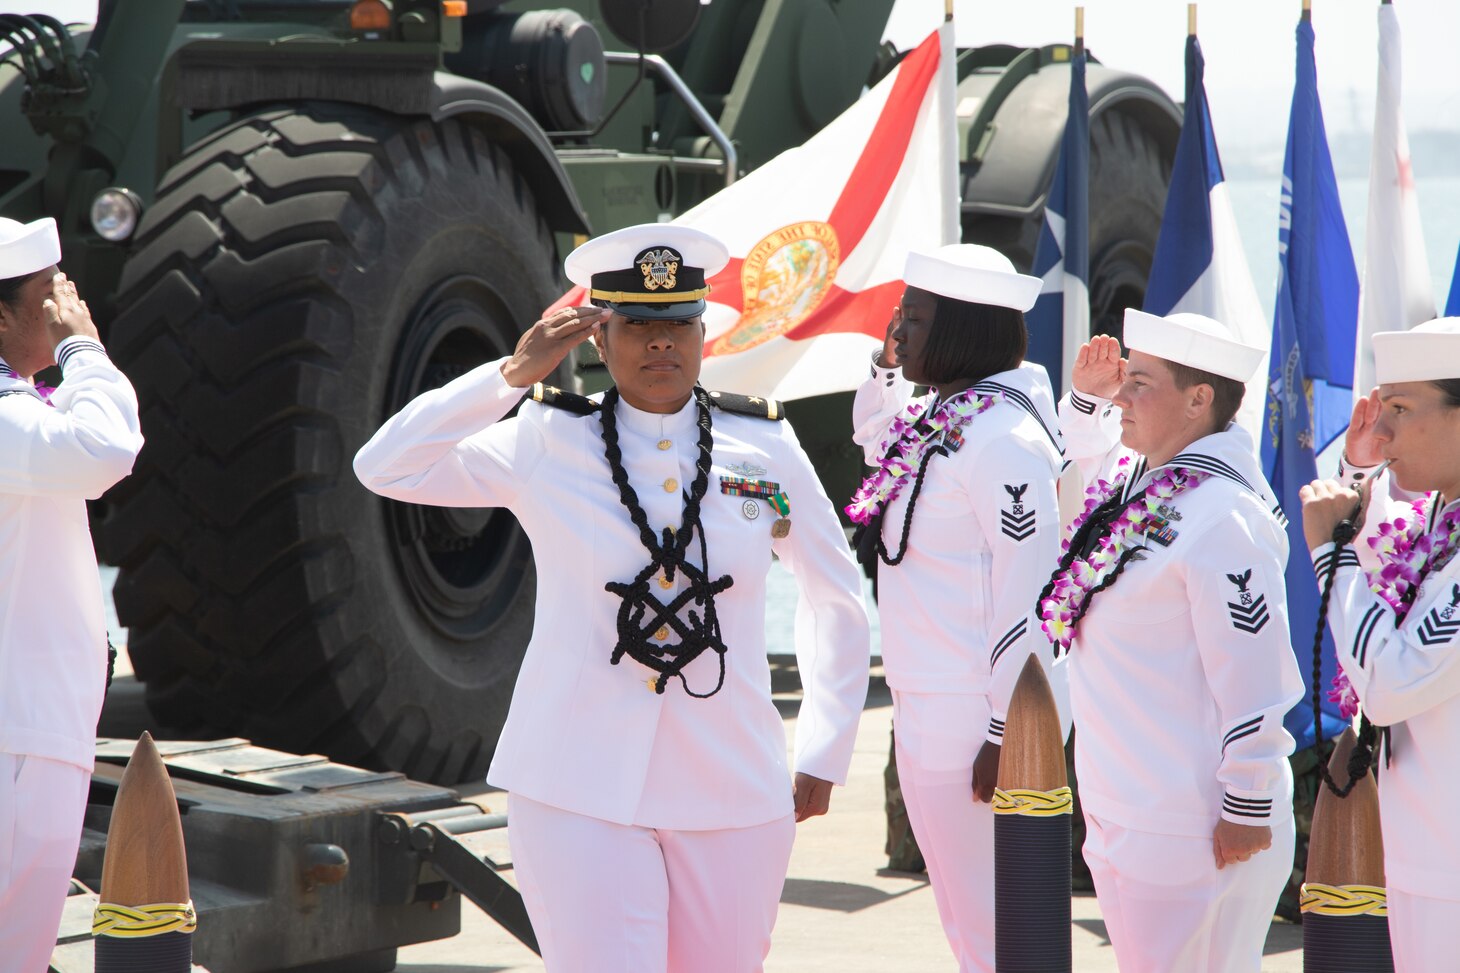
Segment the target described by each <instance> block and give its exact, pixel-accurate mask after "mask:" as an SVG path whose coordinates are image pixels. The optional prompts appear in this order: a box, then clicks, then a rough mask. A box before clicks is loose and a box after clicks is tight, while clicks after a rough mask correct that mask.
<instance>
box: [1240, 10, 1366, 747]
mask: <svg viewBox="0 0 1460 973" xmlns="http://www.w3.org/2000/svg"><path fill="white" fill-rule="evenodd" d="M1278 264H1279V266H1278V294H1277V305H1276V307H1275V308H1274V311H1273V334H1272V355H1271V357H1270V359H1269V364H1268V393H1267V408H1266V412H1265V417H1264V418H1265V423H1264V429H1263V436H1262V464H1263V471H1264V472H1265V473H1266V474H1267V478H1268V481H1269V482H1270V483H1271V484H1272V488H1273V492H1274V493H1275V494H1277V497H1278V501H1279V502H1280V503H1281V504H1282V506H1283V511H1284V512H1285V513H1286V514H1287V517H1288V545H1289V549H1290V550H1289V554H1288V569H1287V575H1286V577H1287V587H1288V626H1289V631H1290V632H1291V634H1292V639H1293V650H1294V651H1295V652H1296V653H1297V655H1298V668H1299V670H1300V671H1302V673H1303V678H1304V679H1305V680H1311V679H1312V676H1313V659H1312V654H1311V653H1312V651H1313V638H1314V632H1315V630H1316V629H1317V627H1318V582H1317V580H1316V579H1315V577H1314V573H1313V564H1312V561H1311V560H1310V559H1309V557H1308V544H1307V542H1306V541H1305V540H1304V539H1303V516H1302V508H1301V505H1300V504H1299V502H1298V490H1299V489H1300V488H1301V487H1303V486H1304V485H1306V484H1307V483H1309V482H1311V481H1312V480H1314V479H1315V478H1316V477H1317V475H1318V473H1317V464H1316V463H1315V461H1314V456H1315V454H1316V453H1318V452H1321V451H1322V450H1323V448H1324V447H1325V446H1327V445H1328V444H1329V443H1330V442H1332V441H1333V439H1334V438H1335V437H1337V436H1339V435H1341V434H1342V433H1343V431H1344V429H1345V428H1347V426H1348V421H1349V416H1350V413H1351V411H1352V406H1353V369H1354V334H1355V331H1356V329H1357V327H1358V317H1359V277H1358V273H1357V271H1356V270H1355V269H1354V256H1353V250H1352V249H1351V247H1350V246H1349V239H1348V230H1347V229H1346V228H1345V225H1344V220H1343V210H1342V209H1341V208H1340V207H1339V204H1338V183H1337V181H1336V180H1335V179H1334V177H1333V160H1332V158H1331V157H1330V156H1329V153H1328V135H1327V133H1326V132H1325V130H1324V127H1323V108H1322V106H1321V105H1320V104H1319V102H1318V75H1317V68H1316V66H1315V64H1314V61H1313V25H1312V24H1311V23H1310V22H1309V21H1307V20H1303V21H1300V22H1299V24H1298V70H1297V81H1296V84H1295V86H1294V88H1293V107H1292V113H1291V115H1290V116H1289V121H1288V147H1287V155H1286V158H1285V159H1284V162H1283V192H1282V208H1281V211H1280V215H1279V218H1278ZM1334 666H1335V657H1334V652H1333V640H1332V638H1331V636H1330V635H1329V633H1328V627H1327V625H1325V626H1324V627H1323V664H1322V672H1321V674H1320V676H1319V680H1320V683H1321V684H1320V686H1319V687H1318V689H1319V697H1320V699H1321V701H1322V706H1323V713H1324V718H1323V728H1322V735H1323V738H1324V739H1327V738H1328V737H1331V736H1334V735H1336V734H1338V733H1340V732H1342V731H1343V729H1344V727H1345V726H1347V725H1348V723H1347V721H1345V720H1343V719H1341V718H1340V717H1339V715H1338V706H1337V704H1336V703H1331V702H1329V701H1328V689H1329V687H1330V685H1331V683H1332V680H1333V675H1334V671H1335V670H1334ZM1313 688H1314V687H1313V686H1312V685H1311V683H1310V684H1309V686H1308V694H1307V695H1306V696H1304V698H1303V700H1302V701H1301V702H1299V703H1298V704H1297V705H1296V706H1295V707H1293V709H1292V710H1291V711H1290V712H1289V713H1288V715H1287V719H1286V720H1285V721H1284V722H1285V725H1286V726H1287V729H1288V732H1289V733H1291V734H1292V735H1293V737H1294V739H1296V740H1297V741H1298V746H1299V747H1300V748H1301V747H1307V746H1312V744H1313V703H1312V693H1313Z"/></svg>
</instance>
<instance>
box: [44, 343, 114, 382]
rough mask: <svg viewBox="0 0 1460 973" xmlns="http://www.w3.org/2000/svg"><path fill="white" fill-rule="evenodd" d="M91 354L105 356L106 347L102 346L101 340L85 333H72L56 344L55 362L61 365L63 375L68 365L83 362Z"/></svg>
mask: <svg viewBox="0 0 1460 973" xmlns="http://www.w3.org/2000/svg"><path fill="white" fill-rule="evenodd" d="M91 355H100V356H101V357H102V358H106V357H107V354H106V349H105V348H103V347H102V344H101V342H100V341H97V340H96V339H95V338H89V337H87V336H86V335H81V334H73V335H71V336H70V337H69V338H65V339H63V340H62V341H61V343H60V344H58V345H57V346H56V364H57V365H60V366H61V374H62V375H63V376H64V375H65V374H66V369H67V368H68V367H69V366H71V365H81V364H85V363H86V360H87V358H88V357H90V356H91Z"/></svg>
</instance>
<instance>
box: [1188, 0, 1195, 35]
mask: <svg viewBox="0 0 1460 973" xmlns="http://www.w3.org/2000/svg"><path fill="white" fill-rule="evenodd" d="M1186 33H1187V36H1189V37H1195V36H1196V4H1194V3H1188V4H1187V5H1186Z"/></svg>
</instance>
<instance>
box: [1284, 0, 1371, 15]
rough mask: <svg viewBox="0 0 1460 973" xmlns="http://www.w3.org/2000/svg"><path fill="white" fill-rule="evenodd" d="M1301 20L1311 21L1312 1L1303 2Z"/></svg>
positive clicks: (1305, 0) (1304, 0)
mask: <svg viewBox="0 0 1460 973" xmlns="http://www.w3.org/2000/svg"><path fill="white" fill-rule="evenodd" d="M1384 2H1385V3H1388V2H1389V0H1384ZM1303 19H1304V20H1312V19H1313V0H1303Z"/></svg>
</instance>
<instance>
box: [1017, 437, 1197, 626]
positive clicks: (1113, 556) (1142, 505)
mask: <svg viewBox="0 0 1460 973" xmlns="http://www.w3.org/2000/svg"><path fill="white" fill-rule="evenodd" d="M1129 463H1130V459H1129V457H1122V458H1121V460H1120V462H1119V463H1118V464H1117V465H1116V473H1115V475H1114V476H1113V477H1112V478H1111V479H1110V480H1108V481H1107V480H1096V481H1095V482H1094V483H1093V484H1091V485H1090V486H1089V487H1088V488H1087V489H1086V490H1085V509H1084V510H1082V511H1081V512H1080V514H1079V515H1078V516H1077V517H1075V520H1074V522H1073V523H1072V524H1071V525H1070V532H1069V536H1068V537H1066V539H1065V541H1064V543H1063V545H1062V548H1061V549H1062V551H1063V552H1064V557H1063V558H1061V561H1060V563H1061V564H1064V563H1065V560H1066V559H1069V564H1068V567H1066V568H1064V569H1063V570H1061V571H1058V572H1057V573H1056V574H1055V576H1054V579H1053V580H1052V581H1051V584H1050V594H1049V596H1048V597H1046V598H1045V599H1044V600H1043V601H1041V602H1040V603H1039V617H1040V618H1042V619H1043V620H1044V621H1043V624H1042V625H1041V626H1040V627H1041V628H1042V629H1044V634H1045V636H1046V637H1047V638H1048V639H1049V641H1050V642H1051V643H1052V644H1054V645H1057V646H1058V647H1059V651H1060V652H1061V653H1064V652H1066V651H1068V650H1069V648H1070V645H1071V644H1072V643H1073V642H1074V641H1075V637H1076V635H1078V634H1079V633H1078V632H1077V630H1076V625H1077V623H1078V622H1079V620H1080V617H1081V615H1082V614H1083V612H1084V610H1085V607H1086V606H1087V604H1088V603H1089V600H1090V592H1091V590H1092V589H1094V588H1095V587H1097V586H1098V585H1099V584H1100V583H1101V582H1103V581H1105V580H1106V579H1107V578H1108V577H1109V576H1110V574H1111V572H1113V571H1114V570H1115V568H1116V565H1118V564H1119V563H1120V559H1121V555H1123V554H1124V553H1125V552H1126V551H1128V550H1130V549H1131V548H1132V547H1133V546H1139V544H1140V541H1139V538H1140V536H1141V535H1142V534H1144V533H1145V532H1146V531H1147V530H1149V529H1150V528H1151V527H1152V526H1154V525H1156V524H1157V523H1158V522H1160V521H1163V520H1164V519H1165V518H1163V517H1162V516H1161V513H1160V508H1161V507H1163V506H1167V505H1169V504H1170V503H1171V501H1172V500H1173V499H1175V498H1176V497H1177V496H1179V495H1180V494H1182V493H1184V492H1186V491H1187V490H1190V489H1191V488H1192V487H1195V486H1196V485H1197V484H1199V483H1201V482H1202V481H1203V480H1205V479H1207V477H1208V476H1209V475H1210V474H1207V473H1203V472H1201V471H1199V470H1189V469H1185V468H1181V467H1175V468H1172V469H1165V470H1161V471H1159V472H1157V473H1156V475H1155V476H1154V477H1153V478H1152V479H1151V482H1150V483H1149V484H1147V485H1146V488H1145V489H1144V490H1143V491H1141V493H1140V495H1139V496H1137V497H1135V498H1134V499H1132V500H1131V501H1130V502H1129V503H1128V504H1126V505H1125V508H1124V509H1123V510H1121V512H1120V514H1119V515H1118V516H1117V517H1116V518H1115V520H1114V521H1113V522H1112V523H1111V525H1110V531H1109V533H1108V534H1106V536H1104V537H1102V538H1101V539H1100V541H1099V543H1098V544H1097V545H1096V547H1095V550H1093V551H1091V552H1090V556H1089V557H1088V558H1081V557H1075V558H1070V557H1069V554H1070V538H1072V537H1074V536H1075V535H1076V534H1077V533H1079V530H1080V528H1081V527H1083V526H1084V524H1085V522H1086V521H1087V520H1089V518H1090V514H1091V513H1092V512H1094V510H1095V509H1096V508H1097V507H1099V506H1100V505H1101V504H1103V503H1105V502H1106V501H1108V500H1109V499H1110V498H1111V497H1112V496H1114V495H1115V494H1116V492H1117V491H1119V490H1120V489H1121V487H1122V486H1123V485H1124V484H1125V481H1126V479H1127V477H1128V476H1129V475H1130V471H1129V469H1128V468H1127V467H1128V466H1129Z"/></svg>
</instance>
